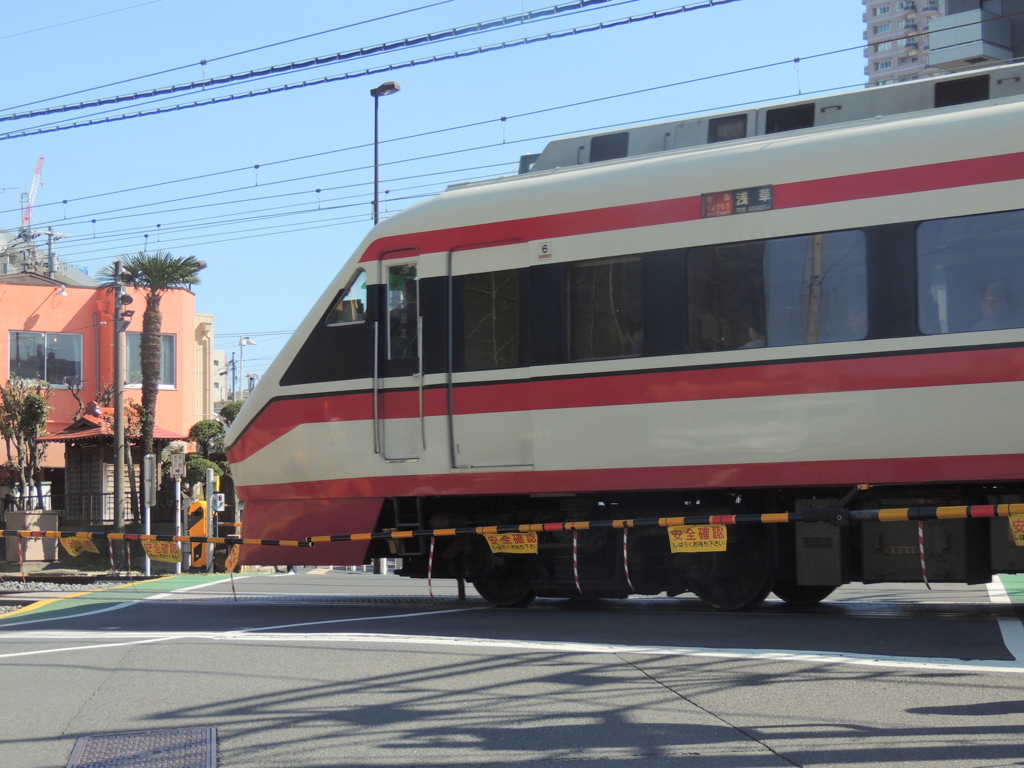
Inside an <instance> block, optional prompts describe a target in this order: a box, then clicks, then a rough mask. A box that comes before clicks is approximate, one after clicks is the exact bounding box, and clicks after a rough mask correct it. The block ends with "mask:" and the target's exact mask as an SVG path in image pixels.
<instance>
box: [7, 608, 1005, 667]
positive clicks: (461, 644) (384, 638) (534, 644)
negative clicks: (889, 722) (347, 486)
mask: <svg viewBox="0 0 1024 768" xmlns="http://www.w3.org/2000/svg"><path fill="white" fill-rule="evenodd" d="M425 615H433V614H403V615H402V616H397V615H396V616H380V617H377V618H380V619H389V618H403V617H406V618H409V617H415V616H425ZM17 639H19V640H65V641H77V642H82V641H84V640H86V639H94V640H122V641H125V644H130V643H131V642H135V643H140V642H159V641H163V640H186V641H190V642H191V641H195V640H211V641H217V642H221V643H223V642H225V641H227V642H232V641H234V642H239V643H249V642H252V641H256V642H263V643H268V644H272V643H300V642H301V643H373V644H381V645H420V646H441V647H448V648H464V649H470V648H478V649H486V650H495V651H518V652H527V651H537V652H544V653H577V654H614V655H620V654H635V655H643V656H676V657H681V658H684V657H685V658H710V659H741V660H753V661H761V662H777V663H783V664H811V665H831V664H840V665H850V666H859V667H873V668H876V669H877V668H885V669H888V668H892V669H897V670H903V671H907V670H927V671H936V670H941V671H949V672H977V673H984V674H1013V675H1024V664H1022V663H1020V662H1017V661H965V660H962V659H935V658H932V659H929V658H916V657H910V656H876V655H867V654H857V653H814V652H801V651H778V650H765V649H754V648H733V649H729V650H723V649H719V648H684V647H672V646H652V645H609V644H604V643H566V642H546V641H537V640H503V639H497V638H467V637H446V636H442V635H395V634H385V633H376V632H351V633H349V632H345V633H324V634H312V633H305V632H304V633H291V632H263V631H259V630H257V631H255V632H254V631H253V630H250V629H246V630H239V631H228V632H163V633H161V632H123V631H117V632H74V631H66V632H45V631H28V632H19V633H18V634H17ZM91 647H106V646H91ZM89 648H90V646H76V647H74V648H67V649H51V650H49V651H46V652H54V651H55V650H88V649H89ZM31 653H32V652H25V654H23V655H28V654H31ZM0 658H3V657H2V656H0Z"/></svg>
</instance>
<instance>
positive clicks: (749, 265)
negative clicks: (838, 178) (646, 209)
mask: <svg viewBox="0 0 1024 768" xmlns="http://www.w3.org/2000/svg"><path fill="white" fill-rule="evenodd" d="M866 259H867V256H866V248H865V238H864V234H863V233H862V232H860V231H857V230H851V231H845V232H828V233H823V234H815V235H801V236H798V237H784V238H776V239H774V240H758V241H753V242H748V243H734V244H729V245H716V246H707V247H701V248H693V249H691V250H690V253H689V255H688V258H687V287H688V289H687V293H688V301H687V307H688V315H689V317H688V327H689V345H690V349H692V350H693V351H696V352H715V351H720V350H727V349H752V348H756V347H765V346H769V347H779V346H790V345H796V344H818V343H824V342H833V341H853V340H856V339H863V338H864V337H865V335H866V334H867V269H866Z"/></svg>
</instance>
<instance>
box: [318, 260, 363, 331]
mask: <svg viewBox="0 0 1024 768" xmlns="http://www.w3.org/2000/svg"><path fill="white" fill-rule="evenodd" d="M365 320H366V273H365V272H364V271H363V270H359V272H358V273H357V274H356V276H355V277H354V278H352V280H351V281H350V282H349V284H348V286H346V288H345V290H343V291H342V292H341V295H339V296H338V298H337V300H335V302H334V306H333V307H331V311H330V312H328V313H327V318H326V320H325V321H324V322H325V323H326V324H327V325H329V326H335V325H347V324H349V323H362V322H364V321H365Z"/></svg>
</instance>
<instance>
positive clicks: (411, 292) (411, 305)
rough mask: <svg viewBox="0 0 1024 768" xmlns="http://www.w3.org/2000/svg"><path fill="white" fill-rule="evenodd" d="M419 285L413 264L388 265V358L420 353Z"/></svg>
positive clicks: (414, 355) (397, 358)
mask: <svg viewBox="0 0 1024 768" xmlns="http://www.w3.org/2000/svg"><path fill="white" fill-rule="evenodd" d="M418 331H419V285H418V283H417V280H416V265H415V264H402V265H400V266H395V267H388V359H389V360H413V359H415V358H416V357H418V356H419V332H418Z"/></svg>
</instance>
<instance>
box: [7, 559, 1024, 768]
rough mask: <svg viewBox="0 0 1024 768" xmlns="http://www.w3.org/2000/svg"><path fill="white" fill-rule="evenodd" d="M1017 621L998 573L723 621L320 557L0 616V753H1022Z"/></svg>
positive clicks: (262, 757) (30, 762)
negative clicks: (357, 567)
mask: <svg viewBox="0 0 1024 768" xmlns="http://www.w3.org/2000/svg"><path fill="white" fill-rule="evenodd" d="M41 597H45V596H41ZM1014 599H1016V600H1018V601H1021V602H1019V603H1013V602H1011V601H1012V600H1014ZM1022 617H1024V579H1020V578H1018V577H1015V578H1014V579H1008V580H1007V588H1006V590H1005V591H1003V590H1000V589H996V590H994V591H990V590H988V589H986V588H985V587H984V586H980V587H945V588H936V589H934V590H932V591H928V590H925V589H924V588H923V587H918V586H898V587H894V586H891V585H882V586H878V587H864V586H849V587H844V588H842V589H840V590H839V591H837V592H836V593H835V594H834V595H833V597H832V598H830V599H829V600H828V601H826V602H825V603H823V604H822V605H820V606H817V607H815V608H812V609H802V610H793V609H791V608H789V607H788V606H786V605H784V604H782V603H779V602H768V603H766V604H765V605H764V606H763V607H762V608H761V609H760V610H757V611H755V612H751V613H745V614H722V613H715V612H712V611H708V610H705V609H704V608H702V606H701V604H700V603H699V602H697V601H696V600H692V599H686V598H683V599H666V598H640V599H630V600H625V601H600V602H582V601H562V600H541V601H537V602H536V603H534V604H533V605H532V606H530V607H529V608H526V609H495V608H491V607H488V606H487V605H486V604H485V603H484V602H483V601H481V600H480V599H479V598H477V597H476V596H475V595H474V594H473V593H472V592H470V596H469V598H468V599H467V600H466V601H464V602H463V601H459V600H458V598H457V597H456V592H455V587H454V585H452V584H447V583H445V584H435V585H434V597H431V596H430V595H429V594H428V592H427V585H426V584H424V583H422V582H413V581H409V580H406V579H400V578H398V577H395V576H390V575H387V576H374V575H371V574H353V573H347V572H342V571H308V570H307V571H305V572H302V573H300V574H299V575H296V576H287V575H271V574H265V575H255V576H248V577H244V578H236V579H234V581H233V583H232V582H231V581H229V580H225V579H219V580H211V579H209V578H206V577H188V576H184V577H178V578H173V579H165V580H156V581H151V582H146V583H140V584H137V585H128V586H125V587H121V588H118V589H113V590H106V591H104V592H99V593H86V594H79V595H74V596H71V597H64V598H63V599H60V600H56V601H53V602H45V603H40V604H37V605H36V606H33V607H32V608H31V609H23V610H21V611H18V612H15V613H13V614H6V615H4V616H2V617H0V679H2V680H3V681H4V685H5V689H6V691H5V692H6V694H7V695H6V696H5V704H6V706H5V707H4V713H3V716H2V717H0V724H2V737H0V765H2V766H4V768H22V767H23V766H24V767H25V768H28V767H29V766H31V767H32V768H36V767H38V766H65V765H67V764H68V760H69V756H70V755H72V750H73V749H74V748H75V745H76V743H78V741H79V740H80V739H84V738H87V737H91V738H92V739H94V740H97V739H98V736H99V735H100V734H116V735H118V736H119V737H120V736H123V734H125V733H131V732H139V731H159V732H161V733H163V732H167V731H168V730H169V729H181V728H188V727H200V726H201V727H207V728H215V729H216V747H217V761H218V762H217V763H216V764H217V765H218V766H221V768H228V767H230V768H242V767H245V768H250V767H258V766H290V767H296V768H298V767H304V766H339V765H344V766H435V765H436V766H441V765H444V766H478V765H494V766H497V765H501V766H531V768H548V767H549V766H560V767H561V768H587V767H589V766H596V767H599V768H619V767H620V766H638V767H639V766H644V768H646V767H647V766H650V767H651V768H661V767H662V766H680V765H682V766H695V767H699V768H703V767H704V766H709V767H710V766H715V767H718V766H722V767H723V768H725V767H728V768H733V767H734V766H738V767H743V766H849V765H863V766H876V765H909V766H1024V624H1022V621H1021V619H1022ZM171 732H172V733H173V731H171ZM152 738H156V737H155V736H153V737H152ZM96 743H99V742H98V740H97V742H96ZM112 743H113V742H112ZM118 743H120V742H118ZM128 754H129V751H125V752H123V755H124V756H127V755H128ZM133 754H134V753H133ZM164 757H165V758H166V759H167V760H173V759H175V758H174V754H173V753H167V754H166V755H165V756H164ZM141 759H143V758H137V759H136V761H135V762H132V761H127V760H122V761H121V762H119V763H117V765H119V766H121V767H122V768H132V766H135V765H139V766H141V765H144V764H146V765H148V764H147V763H143V762H139V760H141ZM160 765H161V766H167V768H173V767H174V766H176V765H188V763H184V762H181V763H175V762H163V763H160Z"/></svg>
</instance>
